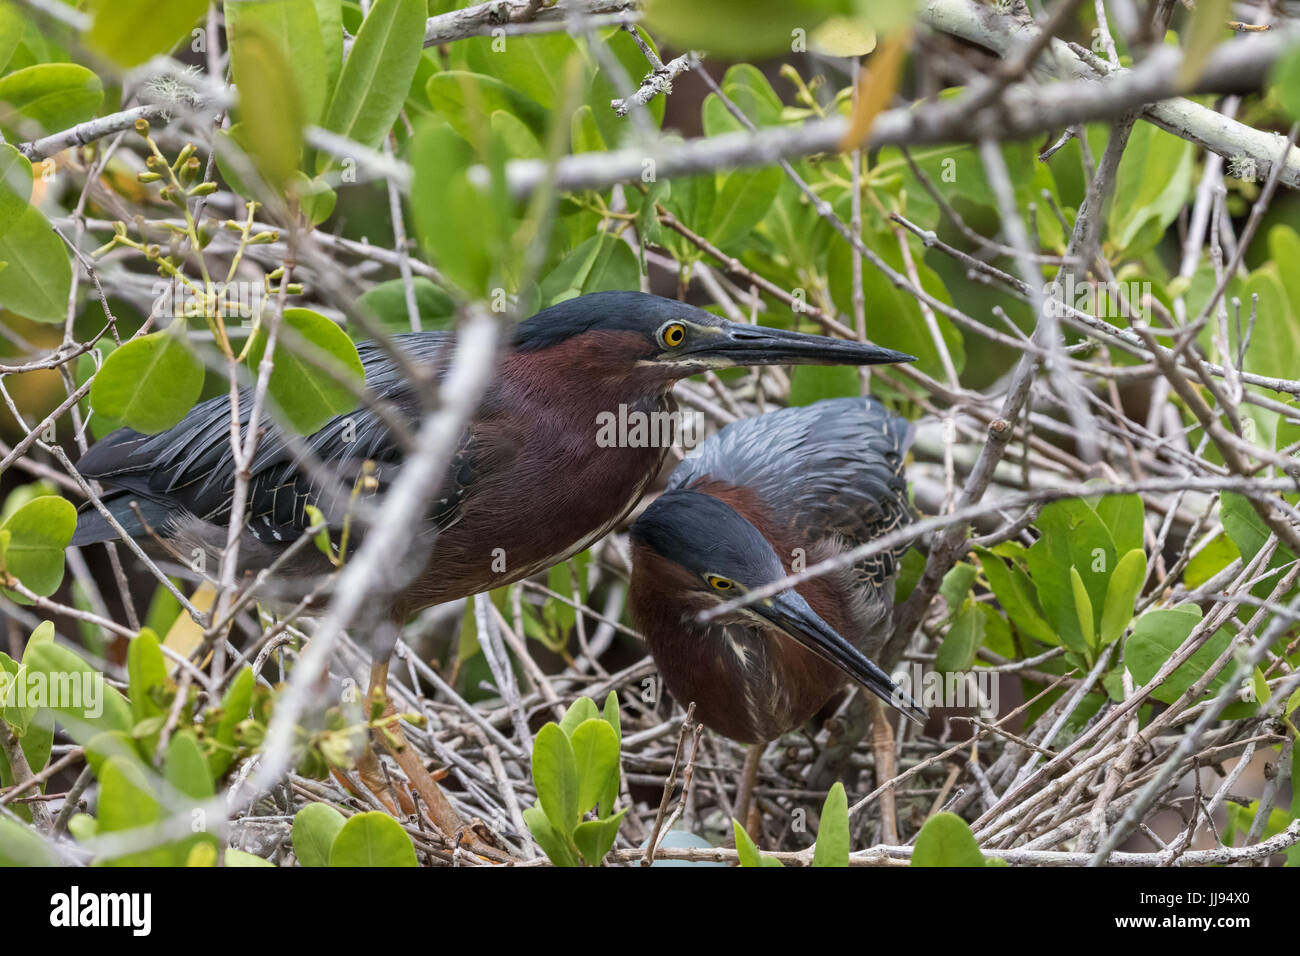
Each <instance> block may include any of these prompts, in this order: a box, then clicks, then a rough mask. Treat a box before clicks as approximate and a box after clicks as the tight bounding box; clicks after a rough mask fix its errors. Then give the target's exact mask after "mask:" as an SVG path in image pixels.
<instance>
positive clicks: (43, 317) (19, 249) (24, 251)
mask: <svg viewBox="0 0 1300 956" xmlns="http://www.w3.org/2000/svg"><path fill="white" fill-rule="evenodd" d="M0 262H5V263H8V265H7V266H6V267H5V268H3V269H0V308H3V309H9V310H10V311H12V312H17V313H18V314H19V315H21V316H24V317H25V318H28V319H34V320H35V321H37V322H56V323H62V322H64V321H65V320H66V319H67V317H68V296H69V295H70V294H71V291H72V263H71V261H70V260H69V259H68V252H67V250H66V248H65V247H64V245H63V240H62V239H60V238H59V237H58V236H57V235H55V233H54V230H53V229H52V228H51V227H50V223H49V221H48V220H47V219H46V218H45V216H44V214H43V213H42V212H41V211H40V210H39V209H37V208H36V207H35V206H27V207H26V208H25V209H23V210H21V211H20V212H19V214H18V218H17V219H15V220H14V221H13V222H11V223H10V224H9V228H8V229H6V230H5V232H4V234H3V235H0Z"/></svg>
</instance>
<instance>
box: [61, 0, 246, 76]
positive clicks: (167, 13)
mask: <svg viewBox="0 0 1300 956" xmlns="http://www.w3.org/2000/svg"><path fill="white" fill-rule="evenodd" d="M237 6H242V4H236V3H231V4H230V5H229V6H228V8H227V10H226V17H227V19H229V17H230V11H231V10H233V9H234V8H235V7H237ZM94 7H95V14H94V16H95V19H94V21H93V22H92V23H91V26H90V32H89V33H88V34H87V37H86V39H87V41H88V42H89V43H90V45H91V46H92V47H93V48H94V49H96V50H98V51H99V52H100V53H103V54H104V55H105V56H107V57H109V58H110V59H111V60H113V61H115V62H116V63H117V64H118V65H119V66H125V67H132V66H139V65H140V64H141V63H143V62H144V61H145V60H147V59H149V58H150V57H152V56H156V55H158V54H160V53H168V52H170V51H171V50H173V49H175V48H176V45H177V44H178V43H180V42H181V40H182V39H189V38H190V36H191V34H190V28H191V27H193V26H194V25H195V24H196V23H197V22H198V20H199V18H200V17H202V16H203V15H204V13H206V12H207V9H208V3H207V0H167V2H166V3H159V2H158V0H96V2H95V4H94ZM210 42H215V38H213V40H212V41H210Z"/></svg>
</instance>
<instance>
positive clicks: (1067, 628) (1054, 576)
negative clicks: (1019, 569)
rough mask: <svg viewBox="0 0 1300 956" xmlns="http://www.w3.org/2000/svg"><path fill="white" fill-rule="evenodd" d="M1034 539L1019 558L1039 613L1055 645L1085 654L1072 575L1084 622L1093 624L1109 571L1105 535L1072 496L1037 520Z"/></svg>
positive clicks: (1111, 562) (1111, 563)
mask: <svg viewBox="0 0 1300 956" xmlns="http://www.w3.org/2000/svg"><path fill="white" fill-rule="evenodd" d="M1037 524H1038V529H1039V531H1040V533H1041V534H1040V537H1039V539H1038V541H1036V542H1035V543H1034V545H1033V547H1031V548H1030V549H1029V551H1028V552H1027V553H1026V555H1025V560H1026V563H1027V565H1028V567H1029V574H1030V576H1031V577H1032V578H1033V582H1034V588H1035V589H1036V590H1037V592H1038V599H1039V601H1040V603H1041V604H1042V607H1043V611H1044V615H1045V617H1046V618H1047V620H1048V621H1049V622H1050V623H1051V625H1052V627H1053V628H1054V630H1055V631H1056V633H1057V634H1058V635H1059V636H1060V639H1061V642H1062V643H1064V644H1065V646H1066V647H1068V648H1069V649H1070V650H1072V651H1074V652H1075V653H1076V654H1080V655H1082V654H1085V653H1086V652H1087V647H1088V639H1090V638H1091V635H1089V636H1088V639H1085V636H1084V634H1083V632H1082V631H1081V629H1080V618H1081V616H1082V614H1083V611H1082V609H1079V610H1077V611H1076V606H1075V591H1074V584H1073V580H1074V575H1073V574H1072V573H1071V570H1070V569H1071V568H1073V569H1074V573H1075V574H1078V575H1079V580H1080V583H1081V584H1082V585H1083V587H1084V590H1086V592H1087V595H1088V601H1087V602H1086V603H1087V604H1088V612H1089V617H1088V620H1089V621H1090V622H1091V621H1096V620H1097V618H1098V617H1100V615H1101V608H1102V606H1103V603H1104V602H1105V599H1106V581H1107V579H1108V578H1109V576H1110V572H1111V570H1112V569H1113V568H1114V567H1115V562H1116V555H1115V544H1114V542H1113V541H1112V540H1111V536H1110V531H1109V530H1107V528H1106V526H1105V524H1103V523H1102V521H1101V519H1100V518H1099V517H1098V516H1097V513H1096V512H1095V511H1094V510H1093V509H1092V508H1091V507H1090V506H1089V504H1088V503H1087V502H1086V501H1084V500H1082V499H1078V498H1071V499H1067V500H1065V501H1057V502H1053V503H1052V504H1049V505H1048V506H1047V507H1045V508H1044V509H1043V510H1042V512H1041V513H1040V514H1039V516H1038V522H1037Z"/></svg>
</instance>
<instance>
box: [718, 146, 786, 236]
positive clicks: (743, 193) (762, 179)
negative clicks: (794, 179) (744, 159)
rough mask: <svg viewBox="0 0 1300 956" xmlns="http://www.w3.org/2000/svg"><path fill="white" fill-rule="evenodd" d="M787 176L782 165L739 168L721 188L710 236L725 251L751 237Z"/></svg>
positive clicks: (724, 180)
mask: <svg viewBox="0 0 1300 956" xmlns="http://www.w3.org/2000/svg"><path fill="white" fill-rule="evenodd" d="M782 176H784V173H782V172H781V169H780V167H778V166H759V167H756V168H754V169H736V170H732V171H731V172H730V173H728V174H727V176H726V178H725V179H723V180H722V186H721V187H720V188H719V189H718V200H717V202H716V203H714V206H713V215H712V217H711V218H710V220H709V226H708V229H707V231H706V235H707V237H708V238H709V239H712V240H713V242H714V244H715V245H717V246H719V247H721V248H723V249H725V248H727V247H728V246H730V245H731V244H732V243H735V242H737V241H738V240H740V239H742V238H744V237H745V236H747V235H748V234H749V233H750V231H751V230H752V229H753V228H754V227H755V226H756V225H758V224H759V222H761V221H762V219H763V217H764V216H766V215H767V210H768V208H769V207H770V206H771V205H772V199H773V197H774V196H775V195H776V191H777V189H778V188H779V187H780V185H781V178H782Z"/></svg>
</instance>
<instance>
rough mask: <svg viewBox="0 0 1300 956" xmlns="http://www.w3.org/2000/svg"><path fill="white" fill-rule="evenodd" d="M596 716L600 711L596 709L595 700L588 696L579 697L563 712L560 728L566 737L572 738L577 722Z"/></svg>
mask: <svg viewBox="0 0 1300 956" xmlns="http://www.w3.org/2000/svg"><path fill="white" fill-rule="evenodd" d="M598 716H600V712H599V711H598V710H596V702H595V701H594V700H592V699H591V698H590V697H579V698H578V699H577V700H575V701H574V702H573V703H572V704H570V705H569V709H568V710H566V711H565V712H564V716H563V717H562V718H561V719H560V729H561V730H563V731H564V733H565V734H566V735H567V736H568V737H570V738H572V737H573V732H574V731H575V730H577V729H578V725H579V724H581V723H582V722H583V721H586V720H591V719H592V718H593V717H598Z"/></svg>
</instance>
